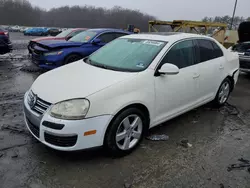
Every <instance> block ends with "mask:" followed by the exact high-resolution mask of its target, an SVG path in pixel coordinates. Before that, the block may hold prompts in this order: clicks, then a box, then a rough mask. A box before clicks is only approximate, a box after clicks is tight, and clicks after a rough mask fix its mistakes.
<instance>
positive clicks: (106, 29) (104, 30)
mask: <svg viewBox="0 0 250 188" xmlns="http://www.w3.org/2000/svg"><path fill="white" fill-rule="evenodd" d="M88 31H95V32H97V33H102V32H107V31H112V32H122V33H130V32H128V31H124V30H122V29H114V28H94V29H88Z"/></svg>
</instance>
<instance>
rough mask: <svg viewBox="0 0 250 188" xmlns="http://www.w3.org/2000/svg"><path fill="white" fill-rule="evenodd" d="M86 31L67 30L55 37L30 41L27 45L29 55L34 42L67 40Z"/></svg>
mask: <svg viewBox="0 0 250 188" xmlns="http://www.w3.org/2000/svg"><path fill="white" fill-rule="evenodd" d="M86 30H87V29H85V28H76V29H68V30H65V31H62V32H61V33H60V34H58V35H56V36H55V37H40V38H35V39H32V40H31V41H30V42H29V44H28V50H29V53H31V51H32V45H34V43H35V42H39V41H44V40H69V39H71V38H72V37H73V36H75V35H77V34H79V33H81V32H83V31H86Z"/></svg>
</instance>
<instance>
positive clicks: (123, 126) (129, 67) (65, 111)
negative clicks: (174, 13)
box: [24, 32, 239, 156]
mask: <svg viewBox="0 0 250 188" xmlns="http://www.w3.org/2000/svg"><path fill="white" fill-rule="evenodd" d="M238 75H239V57H238V55H237V54H236V53H232V52H230V51H228V50H227V49H226V48H224V47H223V46H222V45H221V44H220V43H219V42H218V41H216V40H215V39H213V38H210V37H206V36H201V35H197V34H187V33H177V32H175V33H170V34H164V35H162V34H158V33H155V34H134V35H129V36H124V37H121V38H119V39H117V40H114V41H113V42H111V43H109V44H107V45H106V46H105V47H103V48H101V49H100V50H98V51H96V52H95V53H93V54H92V55H90V56H89V57H87V58H85V59H83V60H80V61H78V62H75V63H72V64H69V65H66V66H64V67H60V68H58V69H55V70H53V71H52V72H47V73H45V74H43V75H41V76H39V77H38V78H37V80H36V81H35V82H34V83H33V84H32V86H31V88H30V89H29V90H28V91H27V92H26V94H25V96H24V114H25V115H24V117H25V123H26V126H27V128H28V130H29V131H30V133H31V134H32V135H33V136H34V137H35V138H36V139H37V140H39V141H40V142H42V143H43V144H45V145H47V146H48V147H51V148H53V149H56V150H61V151H74V150H82V149H88V148H92V147H99V146H105V148H106V149H107V152H108V153H110V154H113V155H116V156H123V155H127V154H129V153H131V152H132V151H133V150H134V149H136V147H138V146H139V144H140V142H141V141H142V140H143V137H144V136H145V135H146V133H147V131H148V129H150V128H153V127H155V126H157V125H160V124H161V123H163V122H165V121H168V120H170V119H172V118H174V117H177V116H179V115H181V114H184V113H186V112H188V111H190V110H192V109H195V108H197V107H199V106H201V105H203V104H206V103H208V102H212V103H213V104H214V106H216V107H220V106H223V105H224V104H225V103H226V102H227V99H228V98H229V95H230V93H231V92H232V91H233V89H234V86H235V84H236V83H237V80H238Z"/></svg>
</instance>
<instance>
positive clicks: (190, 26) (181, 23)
mask: <svg viewBox="0 0 250 188" xmlns="http://www.w3.org/2000/svg"><path fill="white" fill-rule="evenodd" d="M148 25H149V32H152V31H153V32H158V30H157V29H156V28H155V26H157V25H158V26H159V25H160V26H170V27H171V29H172V31H174V32H179V31H181V32H190V33H194V32H195V33H197V34H204V35H208V31H209V29H211V28H215V29H216V31H215V32H214V33H213V34H212V35H210V36H211V37H214V36H216V39H217V40H218V41H219V42H220V43H222V44H224V40H225V34H226V29H227V24H223V23H212V22H199V21H189V20H174V21H172V22H171V21H160V20H153V21H149V22H148Z"/></svg>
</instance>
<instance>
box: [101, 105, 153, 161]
mask: <svg viewBox="0 0 250 188" xmlns="http://www.w3.org/2000/svg"><path fill="white" fill-rule="evenodd" d="M135 122H136V123H135ZM133 123H134V124H133ZM148 123H149V122H148V118H147V117H146V116H145V114H144V113H143V112H142V111H141V110H139V109H137V108H128V109H126V110H124V111H122V112H121V113H119V114H118V115H117V116H116V117H115V118H114V120H112V122H111V123H110V125H109V127H108V129H107V131H106V134H105V139H104V147H105V148H106V149H107V150H108V151H109V154H111V155H112V156H114V157H122V156H125V155H128V154H129V153H131V152H132V151H133V150H134V149H136V148H137V147H138V146H139V144H140V142H141V141H142V139H143V137H144V135H145V132H146V130H147V129H148ZM133 125H135V126H133Z"/></svg>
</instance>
